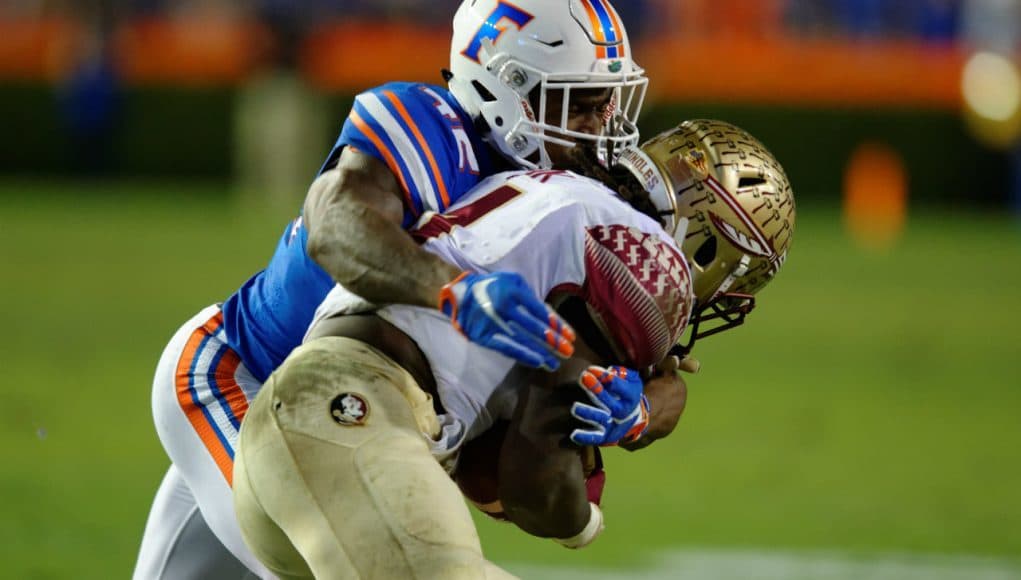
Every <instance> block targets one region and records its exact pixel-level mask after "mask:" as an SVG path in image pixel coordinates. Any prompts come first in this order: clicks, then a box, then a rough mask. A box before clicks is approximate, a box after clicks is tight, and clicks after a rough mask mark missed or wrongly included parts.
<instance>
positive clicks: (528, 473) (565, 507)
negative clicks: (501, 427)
mask: <svg viewBox="0 0 1021 580" xmlns="http://www.w3.org/2000/svg"><path fill="white" fill-rule="evenodd" d="M525 397H526V400H524V401H522V403H523V406H522V407H519V412H518V414H517V416H516V417H515V418H514V420H513V421H512V422H511V426H510V428H509V429H508V433H507V438H506V439H505V441H504V445H503V449H502V452H501V457H500V477H499V480H500V487H499V495H500V501H501V502H502V503H503V507H504V511H505V513H506V514H507V517H508V518H510V520H511V521H513V522H514V523H515V524H516V525H517V526H518V527H520V528H521V529H522V530H524V531H526V532H528V533H529V534H532V535H534V536H539V537H544V538H570V537H572V536H575V535H576V534H578V533H579V532H580V531H581V530H582V529H583V528H585V525H586V524H587V523H588V522H589V519H590V515H591V508H590V506H589V503H588V496H587V493H586V489H585V476H584V473H583V471H582V463H581V459H580V456H579V451H578V450H577V449H576V448H573V447H567V446H565V445H563V441H564V435H563V434H564V428H565V426H564V424H563V422H564V420H565V417H569V415H568V411H567V407H565V406H563V405H562V404H561V402H560V401H558V400H556V399H557V393H556V391H554V390H550V389H548V388H540V387H531V388H529V389H528V393H527V394H526V395H525Z"/></svg>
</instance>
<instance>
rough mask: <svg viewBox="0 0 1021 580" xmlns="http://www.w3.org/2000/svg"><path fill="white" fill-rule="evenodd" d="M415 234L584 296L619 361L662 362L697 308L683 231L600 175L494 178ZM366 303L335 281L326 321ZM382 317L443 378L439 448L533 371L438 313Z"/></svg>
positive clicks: (455, 256) (510, 404)
mask: <svg viewBox="0 0 1021 580" xmlns="http://www.w3.org/2000/svg"><path fill="white" fill-rule="evenodd" d="M411 233H412V235H413V236H415V237H416V239H418V240H419V242H420V243H422V244H423V247H424V248H425V249H426V250H428V251H430V252H432V253H434V254H437V255H439V256H441V257H443V258H444V259H445V260H447V261H448V262H451V263H453V264H456V265H457V266H459V267H460V268H462V269H464V270H470V271H474V272H482V273H488V272H495V271H510V272H517V273H518V274H520V275H521V276H523V277H524V278H525V280H526V282H527V283H528V285H529V286H530V287H531V288H532V289H533V290H534V291H535V292H536V294H537V295H539V296H542V297H545V298H547V299H548V298H550V297H552V296H554V295H557V294H561V293H566V294H573V295H576V296H578V297H580V298H581V299H583V300H584V301H585V303H586V304H587V305H588V307H589V312H590V314H591V315H592V316H593V318H594V319H595V320H596V322H597V324H598V325H599V326H601V327H602V328H603V329H605V332H606V335H607V338H608V339H609V342H611V343H612V344H613V346H614V347H615V349H616V350H617V351H618V355H619V356H620V357H621V360H619V361H618V362H620V363H621V364H625V365H628V366H632V367H643V366H648V365H651V364H655V363H656V362H658V361H659V360H660V359H662V358H663V357H664V356H665V355H666V353H667V351H668V350H669V349H670V347H671V346H673V345H674V344H675V343H676V342H677V340H678V339H679V338H680V335H681V333H682V332H683V331H684V328H685V327H686V325H687V322H688V317H689V315H690V313H691V307H692V301H693V298H692V290H691V273H690V271H689V269H688V265H687V262H686V261H685V259H684V257H683V254H681V252H680V250H679V249H678V248H677V245H676V243H675V242H674V240H673V238H671V236H670V235H668V234H667V233H666V232H664V231H663V229H662V228H661V227H660V225H659V224H658V223H656V222H655V221H654V220H652V219H651V218H649V217H647V216H645V215H643V214H641V213H639V212H637V211H635V210H634V209H632V208H631V206H629V205H627V204H626V203H624V202H623V201H622V200H620V199H619V198H618V197H617V196H616V194H615V193H613V192H612V191H610V190H609V189H607V188H606V187H604V186H603V185H602V184H601V183H598V182H596V181H592V180H589V179H586V178H582V177H578V176H576V175H574V174H571V173H564V172H555V171H531V172H510V173H503V174H499V175H495V176H492V177H490V178H488V179H486V180H485V181H483V182H482V183H480V184H479V185H478V186H477V187H476V188H475V189H474V190H473V191H472V192H471V193H469V194H468V195H467V196H466V197H465V198H464V199H462V200H461V201H459V202H458V203H457V204H455V205H454V206H452V207H451V209H450V210H448V211H447V212H445V213H443V214H437V213H428V214H425V215H423V216H422V218H421V220H419V222H418V224H417V226H416V227H415V228H414V229H413V230H412V231H411ZM357 302H358V300H357V298H355V297H353V296H351V295H350V294H349V293H347V292H345V291H344V290H343V289H341V288H337V289H335V290H334V291H333V292H332V293H331V294H330V295H329V296H327V298H326V300H325V301H324V302H323V304H322V305H321V306H320V307H319V311H318V312H317V313H316V319H317V320H318V319H320V318H324V317H327V316H330V315H333V314H336V313H343V312H350V311H353V310H354V309H357V308H358V307H357V305H356V303H357ZM379 315H380V316H381V317H383V318H384V319H386V320H387V321H389V322H390V323H392V324H394V325H395V326H396V327H397V328H399V329H401V330H402V331H403V332H405V333H406V334H407V335H408V336H410V337H411V338H412V339H413V340H414V341H415V342H416V343H417V344H418V346H419V348H421V350H422V352H423V353H424V354H425V356H426V358H427V359H428V360H429V364H430V366H431V367H432V371H433V373H434V375H435V376H436V382H437V387H438V390H439V396H440V399H441V401H442V403H443V406H444V408H445V409H446V411H447V414H448V416H447V417H443V418H442V419H443V420H444V421H443V422H444V425H445V434H444V440H443V441H440V442H438V443H437V449H436V451H442V450H451V449H453V448H456V447H457V446H459V445H460V444H461V443H462V442H463V441H464V440H465V438H466V437H467V439H471V438H472V437H474V436H476V435H477V434H479V433H482V432H483V431H485V429H486V428H488V427H489V425H491V424H492V423H493V421H494V420H495V419H497V418H509V415H510V413H511V412H512V411H513V409H514V406H515V404H516V401H517V386H518V385H520V384H521V381H520V380H518V379H519V378H520V377H517V376H516V375H517V374H518V373H520V372H524V371H523V370H521V369H518V368H515V366H514V364H513V363H512V362H511V361H510V359H507V358H506V357H504V356H502V355H500V354H498V353H496V352H495V351H491V350H489V349H485V348H482V347H479V346H476V345H474V344H472V343H470V342H468V341H467V340H466V339H465V338H464V337H462V336H461V335H460V334H459V333H458V332H457V331H456V330H455V329H454V328H453V327H452V326H451V324H450V321H449V320H448V319H447V318H446V317H445V316H444V315H443V314H442V313H440V312H439V311H438V310H436V309H430V308H419V307H413V306H398V305H394V306H387V307H385V308H382V309H380V310H379ZM313 324H314V323H313Z"/></svg>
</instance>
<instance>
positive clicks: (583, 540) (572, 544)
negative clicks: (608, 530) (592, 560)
mask: <svg viewBox="0 0 1021 580" xmlns="http://www.w3.org/2000/svg"><path fill="white" fill-rule="evenodd" d="M588 505H589V507H590V508H591V511H590V512H589V519H588V523H587V524H585V527H584V528H582V530H581V531H580V532H578V533H577V534H575V535H573V536H571V537H570V538H553V540H554V541H555V542H556V543H558V544H560V545H561V546H563V547H565V548H570V549H572V550H577V549H579V548H584V547H585V546H587V545H589V544H591V543H592V542H593V541H594V540H595V539H596V538H597V537H599V534H600V533H602V531H603V528H605V527H606V526H605V525H603V510H601V509H599V506H597V505H596V504H594V503H592V502H589V504H588Z"/></svg>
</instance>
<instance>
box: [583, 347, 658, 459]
mask: <svg viewBox="0 0 1021 580" xmlns="http://www.w3.org/2000/svg"><path fill="white" fill-rule="evenodd" d="M578 384H579V385H580V386H581V388H582V390H583V391H584V392H585V394H586V395H587V397H588V399H589V401H590V403H583V402H580V401H578V402H575V403H574V404H573V405H571V416H573V417H574V418H575V419H577V420H579V421H581V422H582V423H585V425H586V426H587V427H588V428H585V429H575V430H574V431H572V432H571V435H570V439H571V441H572V442H574V443H575V444H576V445H581V446H586V445H600V446H608V445H616V444H618V443H631V442H634V441H637V440H638V438H639V437H641V436H642V435H643V434H644V433H645V431H646V430H647V429H648V428H649V399H647V398H646V397H645V395H644V394H643V393H642V390H643V389H644V385H643V384H642V379H641V377H639V376H638V372H636V371H633V370H629V369H626V368H624V367H610V368H608V369H604V368H601V367H597V366H591V367H589V368H588V369H586V370H585V371H584V372H582V373H581V376H580V377H578Z"/></svg>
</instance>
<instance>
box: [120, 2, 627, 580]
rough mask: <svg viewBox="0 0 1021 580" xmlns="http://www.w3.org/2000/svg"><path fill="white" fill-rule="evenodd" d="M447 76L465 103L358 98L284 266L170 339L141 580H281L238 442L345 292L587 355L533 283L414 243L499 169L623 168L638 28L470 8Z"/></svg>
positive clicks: (595, 5) (521, 8) (287, 244)
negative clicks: (234, 579) (476, 268)
mask: <svg viewBox="0 0 1021 580" xmlns="http://www.w3.org/2000/svg"><path fill="white" fill-rule="evenodd" d="M445 76H446V77H447V81H448V83H449V90H447V89H444V88H442V87H439V86H432V85H425V84H418V83H392V84H387V85H384V86H381V87H378V88H376V89H373V90H370V91H367V92H365V93H363V94H361V95H359V96H358V97H357V99H356V101H355V104H354V107H353V109H352V111H351V113H350V116H349V117H348V120H347V122H346V123H345V125H344V128H343V130H342V132H341V135H340V138H339V139H338V140H337V143H336V145H335V146H334V148H333V150H332V151H331V152H330V154H329V155H328V156H327V159H326V161H325V163H324V165H323V167H322V169H321V171H320V174H319V176H318V177H317V178H316V179H315V181H314V182H313V184H312V186H311V187H310V190H309V194H308V196H307V199H306V202H305V205H304V210H303V212H302V215H301V216H300V217H298V218H297V219H295V220H294V221H293V222H291V223H290V224H289V225H288V226H287V228H286V229H285V231H284V232H283V235H282V236H281V239H280V242H279V244H278V245H277V248H276V251H275V253H274V255H273V257H272V258H271V260H270V262H269V264H268V265H267V267H266V268H265V269H264V270H263V271H261V272H259V273H257V274H256V275H255V276H253V277H252V278H251V279H249V280H248V281H247V282H245V284H244V285H243V286H242V287H241V288H240V289H239V290H238V291H237V292H235V293H234V294H233V295H232V296H230V297H229V298H227V300H226V301H225V302H223V304H222V305H219V304H218V305H213V306H210V307H208V308H206V309H204V310H202V311H201V312H200V313H199V314H198V315H196V316H195V317H193V318H192V319H191V320H189V321H188V322H187V323H186V324H185V325H184V326H183V327H182V328H181V329H180V330H179V331H178V332H177V333H176V334H175V336H174V337H173V338H172V339H171V341H170V343H169V344H168V346H167V348H166V349H165V351H164V353H163V356H162V357H161V360H160V363H159V365H158V368H157V372H156V376H155V379H154V387H153V412H154V418H155V422H156V426H157V432H158V434H159V437H160V440H161V442H162V443H163V445H164V448H165V449H166V451H167V453H168V455H169V456H170V458H171V461H172V465H171V467H170V469H169V471H168V473H167V475H166V476H165V478H164V480H163V482H162V484H161V486H160V489H159V491H158V492H157V496H156V499H155V501H154V505H153V508H152V511H151V513H150V517H149V520H148V522H147V524H146V530H145V534H144V537H143V542H142V547H141V550H140V554H139V558H138V562H137V564H136V569H135V577H136V578H171V577H172V578H189V577H210V576H214V577H230V576H231V575H237V573H243V572H244V568H245V567H247V568H248V569H250V570H252V571H253V572H255V573H256V574H257V575H260V576H268V572H266V571H265V569H264V568H263V567H262V565H261V564H260V563H259V562H258V561H257V560H256V559H255V558H254V557H252V556H251V554H250V552H249V551H248V550H247V549H246V548H245V546H244V544H243V542H242V540H241V538H240V534H239V533H238V531H237V523H236V521H235V518H234V514H233V509H232V504H231V497H230V494H231V483H232V469H233V460H234V446H235V444H236V441H237V436H238V430H239V428H240V424H241V421H242V419H243V417H244V414H245V412H246V410H247V407H248V402H249V400H251V398H252V397H254V396H255V394H256V393H257V392H258V390H259V389H260V388H261V385H262V382H263V381H265V379H266V378H267V377H268V376H269V374H270V373H271V372H272V371H273V370H274V369H275V368H276V367H277V366H279V364H280V363H281V362H282V361H283V360H284V358H285V357H286V356H287V355H288V354H289V353H290V352H291V350H292V349H293V348H294V347H295V346H297V345H298V344H299V342H300V340H301V337H302V335H303V333H304V332H305V329H306V327H307V326H308V323H309V322H310V321H311V319H312V315H313V312H314V310H315V308H316V306H317V305H318V304H319V303H320V301H321V300H322V298H323V297H324V296H325V295H326V294H327V292H328V291H329V290H330V289H331V288H332V287H333V285H334V283H335V282H339V283H341V284H342V285H344V286H345V287H346V288H348V289H350V290H351V291H353V292H354V293H356V294H358V295H360V296H363V297H365V298H366V299H368V300H369V301H372V302H375V303H404V304H411V305H419V306H427V307H432V308H440V309H441V310H443V312H444V313H445V314H447V315H448V316H449V317H450V318H451V323H452V324H454V325H455V327H456V328H458V330H459V331H460V332H462V333H463V334H464V335H465V336H466V337H467V338H468V339H470V340H471V341H473V342H475V343H477V344H480V345H482V346H485V347H489V348H492V349H494V350H497V351H498V352H500V353H502V354H504V355H506V356H508V357H511V358H513V359H515V360H517V361H519V362H521V363H523V364H526V365H529V366H532V367H537V368H546V369H555V368H557V367H558V366H559V361H560V360H561V359H562V358H564V357H567V356H570V354H571V353H572V351H573V346H572V343H573V340H574V333H573V331H572V330H571V329H570V327H569V326H568V325H567V324H565V323H564V321H563V320H562V319H561V318H560V317H559V316H558V315H557V314H555V313H554V312H553V311H552V310H551V309H550V308H549V307H548V306H547V305H545V304H544V303H543V302H542V301H541V300H540V299H539V298H538V297H536V296H535V295H534V293H533V291H532V290H531V289H529V288H528V287H527V286H526V285H525V284H524V283H523V281H522V279H521V278H520V277H519V276H517V275H516V274H513V273H508V272H465V271H462V269H461V268H458V267H457V266H456V265H453V264H448V263H446V262H444V261H442V260H440V259H439V258H437V257H435V256H434V255H431V254H429V253H427V252H425V251H423V250H421V249H420V248H419V247H418V246H417V245H416V244H415V243H414V242H413V241H412V239H411V238H410V237H409V236H408V235H407V234H406V232H405V230H406V229H407V228H409V227H410V226H411V225H413V224H414V223H415V222H416V221H417V220H418V219H419V218H420V217H421V216H422V215H423V214H426V213H428V212H440V211H443V210H445V209H446V208H447V207H448V206H449V205H450V204H452V203H454V202H455V201H457V200H458V199H460V198H461V197H462V196H463V195H464V194H465V193H466V192H467V191H468V190H469V189H471V188H472V187H473V186H474V185H476V184H477V183H478V182H479V181H480V180H481V179H483V178H484V177H486V176H488V175H490V174H492V173H494V172H496V171H497V170H499V169H503V168H509V167H525V168H536V169H547V168H552V167H555V166H557V165H560V164H563V163H565V162H567V161H568V160H569V158H570V156H571V152H572V150H573V149H574V148H576V147H578V146H584V147H591V148H592V149H594V150H595V151H597V152H598V155H599V156H600V157H601V158H602V159H604V160H611V159H613V157H614V156H615V155H616V154H617V152H618V151H620V150H621V149H622V148H623V147H625V146H627V145H633V144H635V143H636V142H637V140H638V131H637V127H636V125H635V122H636V119H637V116H638V113H639V110H640V109H641V106H642V102H643V99H644V94H645V87H646V83H647V81H646V79H645V76H644V72H643V71H642V70H641V69H640V68H639V67H638V66H637V65H636V64H635V63H634V62H633V61H632V60H631V49H630V45H629V43H628V38H627V34H626V31H625V30H624V27H623V26H622V25H621V23H620V19H619V17H618V15H617V14H616V12H615V11H614V10H613V8H612V6H610V4H609V2H608V1H607V0H555V1H550V0H513V1H508V0H465V1H464V2H463V4H462V5H461V7H460V8H459V10H458V11H457V14H456V16H455V19H454V35H453V43H452V47H451V66H450V70H449V71H447V73H446V75H445ZM441 296H443V297H445V299H444V300H443V301H442V302H441V299H440V298H441ZM221 545H222V547H225V548H226V550H227V551H229V552H230V553H231V554H233V555H234V556H235V557H236V558H237V560H238V561H240V563H241V564H243V566H241V565H237V561H234V562H233V564H234V568H231V566H230V565H231V562H228V561H226V560H225V559H224V557H223V554H224V553H225V552H224V550H223V549H222V548H220V547H221ZM185 546H198V547H199V548H196V549H192V548H188V549H184V547H185ZM232 570H233V571H232Z"/></svg>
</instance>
